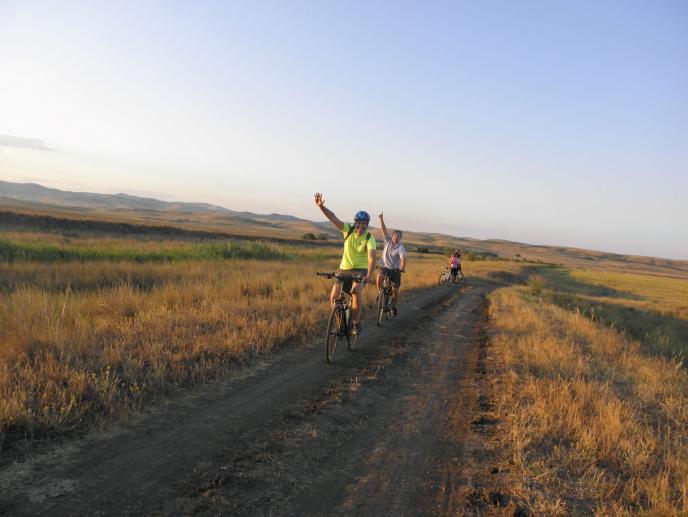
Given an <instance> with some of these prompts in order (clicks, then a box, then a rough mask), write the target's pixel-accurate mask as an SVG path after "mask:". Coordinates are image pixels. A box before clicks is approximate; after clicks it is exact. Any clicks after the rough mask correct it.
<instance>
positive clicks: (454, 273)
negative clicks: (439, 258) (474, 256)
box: [451, 266, 461, 276]
mask: <svg viewBox="0 0 688 517" xmlns="http://www.w3.org/2000/svg"><path fill="white" fill-rule="evenodd" d="M459 271H461V266H459V267H453V268H451V274H452V276H456V275H458V274H459Z"/></svg>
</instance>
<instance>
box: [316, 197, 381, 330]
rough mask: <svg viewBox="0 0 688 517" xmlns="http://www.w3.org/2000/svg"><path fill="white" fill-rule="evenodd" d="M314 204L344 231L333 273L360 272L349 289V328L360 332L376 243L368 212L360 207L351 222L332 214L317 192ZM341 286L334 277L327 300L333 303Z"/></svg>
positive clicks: (352, 273) (351, 275) (354, 274)
mask: <svg viewBox="0 0 688 517" xmlns="http://www.w3.org/2000/svg"><path fill="white" fill-rule="evenodd" d="M315 204H316V205H318V208H320V210H321V211H322V213H323V214H325V217H327V218H328V219H329V220H330V221H331V222H332V224H334V225H335V227H336V228H337V230H339V231H340V232H342V235H344V254H343V255H342V262H341V263H340V264H339V269H338V270H337V275H340V276H349V277H354V276H359V275H361V276H363V281H362V282H356V283H354V284H353V289H352V290H351V309H352V313H351V316H352V327H351V332H352V333H353V334H354V335H360V333H361V308H362V307H363V288H364V287H365V284H366V283H367V282H370V281H371V279H372V276H373V269H374V268H375V256H376V251H375V248H376V246H377V244H376V242H375V237H373V235H372V234H371V233H370V232H369V231H368V224H369V223H370V215H368V212H366V211H365V210H360V211H358V212H356V215H354V223H353V224H351V223H343V222H342V221H340V220H339V219H338V218H337V216H336V215H334V212H332V210H330V209H328V208H325V201H324V200H323V198H322V194H321V193H320V192H316V194H315ZM341 290H342V281H341V280H337V282H336V283H335V284H334V285H333V286H332V292H331V293H330V304H332V305H334V302H335V300H336V299H337V298H338V297H339V293H340V292H341Z"/></svg>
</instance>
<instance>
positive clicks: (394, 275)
mask: <svg viewBox="0 0 688 517" xmlns="http://www.w3.org/2000/svg"><path fill="white" fill-rule="evenodd" d="M380 228H382V236H383V237H384V240H385V248H384V250H383V251H382V258H381V259H380V266H381V267H383V268H385V269H386V270H387V272H388V274H389V276H390V278H391V280H392V284H393V285H394V287H393V288H392V316H396V315H397V303H398V301H399V290H400V289H401V272H402V271H406V247H405V246H404V245H403V244H402V243H401V235H402V233H401V230H394V231H393V232H392V236H391V237H390V236H389V233H387V226H386V225H385V217H384V215H383V214H380ZM382 282H383V272H382V271H380V272H379V273H378V274H377V288H378V290H380V289H382Z"/></svg>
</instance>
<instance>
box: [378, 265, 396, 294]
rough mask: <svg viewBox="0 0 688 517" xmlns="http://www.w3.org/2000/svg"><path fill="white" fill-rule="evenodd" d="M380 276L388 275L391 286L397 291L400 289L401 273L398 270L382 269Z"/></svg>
mask: <svg viewBox="0 0 688 517" xmlns="http://www.w3.org/2000/svg"><path fill="white" fill-rule="evenodd" d="M380 274H381V275H383V276H384V275H385V274H387V275H389V279H390V280H391V281H392V285H393V286H394V287H396V288H397V289H398V288H399V287H401V271H399V270H398V269H389V268H386V267H383V268H382V269H381V270H380Z"/></svg>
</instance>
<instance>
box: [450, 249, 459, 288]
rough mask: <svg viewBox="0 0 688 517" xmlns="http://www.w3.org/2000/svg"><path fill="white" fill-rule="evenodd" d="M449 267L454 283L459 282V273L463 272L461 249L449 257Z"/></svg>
mask: <svg viewBox="0 0 688 517" xmlns="http://www.w3.org/2000/svg"><path fill="white" fill-rule="evenodd" d="M449 268H450V271H451V276H452V283H453V284H457V283H458V281H459V275H460V274H461V253H459V250H454V253H452V255H451V256H450V257H449Z"/></svg>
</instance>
